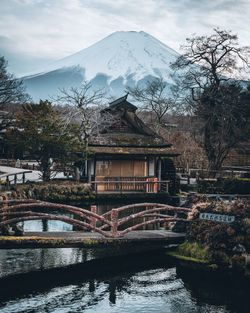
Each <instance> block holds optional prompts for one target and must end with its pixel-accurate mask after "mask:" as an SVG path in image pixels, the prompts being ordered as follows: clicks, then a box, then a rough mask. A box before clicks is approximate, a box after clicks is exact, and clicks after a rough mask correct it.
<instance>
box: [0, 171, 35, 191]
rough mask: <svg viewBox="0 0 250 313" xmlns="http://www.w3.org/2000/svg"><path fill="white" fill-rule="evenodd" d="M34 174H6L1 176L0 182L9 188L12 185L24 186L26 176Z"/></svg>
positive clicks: (22, 172) (26, 172) (21, 172)
mask: <svg viewBox="0 0 250 313" xmlns="http://www.w3.org/2000/svg"><path fill="white" fill-rule="evenodd" d="M28 173H32V171H20V172H15V173H4V174H1V175H0V180H3V182H4V184H5V185H6V186H7V187H9V186H10V185H15V186H16V185H17V184H18V183H22V184H24V183H25V181H26V177H25V174H28Z"/></svg>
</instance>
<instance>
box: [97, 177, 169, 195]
mask: <svg viewBox="0 0 250 313" xmlns="http://www.w3.org/2000/svg"><path fill="white" fill-rule="evenodd" d="M168 184H169V181H159V180H158V179H157V178H156V177H104V178H103V179H101V180H96V181H92V185H93V186H94V190H95V191H96V192H97V193H102V192H104V193H105V192H120V193H127V192H145V193H158V192H160V191H163V192H166V193H168Z"/></svg>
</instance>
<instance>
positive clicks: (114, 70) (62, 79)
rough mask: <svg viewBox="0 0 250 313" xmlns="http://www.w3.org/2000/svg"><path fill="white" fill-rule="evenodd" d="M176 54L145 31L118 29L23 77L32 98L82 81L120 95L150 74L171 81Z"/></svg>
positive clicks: (44, 95) (148, 77)
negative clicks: (84, 47)
mask: <svg viewBox="0 0 250 313" xmlns="http://www.w3.org/2000/svg"><path fill="white" fill-rule="evenodd" d="M178 56H179V54H178V53H177V52H176V51H174V50H173V49H171V48H169V47H168V46H167V45H165V44H163V43H162V42H160V41H159V40H157V39H156V38H154V37H153V36H151V35H149V34H147V33H145V32H135V31H128V32H123V31H119V32H115V33H113V34H111V35H109V36H108V37H106V38H104V39H102V40H100V41H98V42H97V43H95V44H93V45H92V46H90V47H88V48H86V49H83V50H81V51H79V52H77V53H75V54H73V55H70V56H68V57H66V58H63V59H61V60H58V61H56V62H54V63H52V64H50V65H49V66H47V67H45V68H44V69H43V71H42V72H40V73H35V74H33V75H30V76H26V77H24V78H23V80H24V83H25V85H26V86H27V91H28V92H29V93H30V94H31V96H32V97H33V98H34V99H35V100H37V99H39V98H48V96H49V95H50V96H53V95H55V94H57V93H58V88H62V87H64V88H69V87H71V86H79V85H80V84H81V82H82V81H83V80H88V81H91V83H92V85H93V88H103V87H104V88H106V90H107V91H108V92H109V93H110V94H113V95H118V96H119V95H120V94H121V93H122V92H123V91H124V89H125V86H126V85H130V86H131V85H135V84H136V83H143V82H145V81H147V80H148V79H152V78H153V77H163V79H164V80H165V81H166V82H168V83H169V84H171V83H172V79H171V77H170V74H171V69H170V63H172V62H173V61H175V60H176V58H177V57H178Z"/></svg>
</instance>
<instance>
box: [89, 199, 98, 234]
mask: <svg viewBox="0 0 250 313" xmlns="http://www.w3.org/2000/svg"><path fill="white" fill-rule="evenodd" d="M90 210H91V212H92V213H95V214H96V213H97V206H96V205H91V207H90ZM91 225H92V226H93V227H96V218H95V217H91ZM93 231H94V230H92V232H93Z"/></svg>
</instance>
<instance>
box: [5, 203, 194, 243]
mask: <svg viewBox="0 0 250 313" xmlns="http://www.w3.org/2000/svg"><path fill="white" fill-rule="evenodd" d="M190 211H191V209H189V208H183V207H173V206H170V205H167V204H161V203H137V204H130V205H126V206H122V207H120V208H116V209H111V210H110V211H108V212H106V213H104V214H102V215H100V214H98V213H97V206H95V205H93V206H91V211H89V210H85V209H82V208H79V207H75V206H72V205H66V204H59V203H50V202H45V201H38V200H32V199H29V200H28V199H14V200H8V199H5V200H2V201H0V235H12V234H15V235H21V234H23V230H22V229H21V228H19V223H21V222H25V221H34V220H55V221H61V222H65V223H67V224H70V225H72V226H74V227H75V228H77V229H81V230H83V231H93V232H97V233H99V234H100V235H102V236H104V237H106V238H120V237H123V236H124V235H126V234H127V233H129V232H131V231H134V230H144V229H145V227H147V226H148V225H156V228H159V227H161V225H164V224H165V223H169V222H178V221H182V222H186V221H187V217H188V213H189V212H190ZM166 226H167V224H166Z"/></svg>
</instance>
